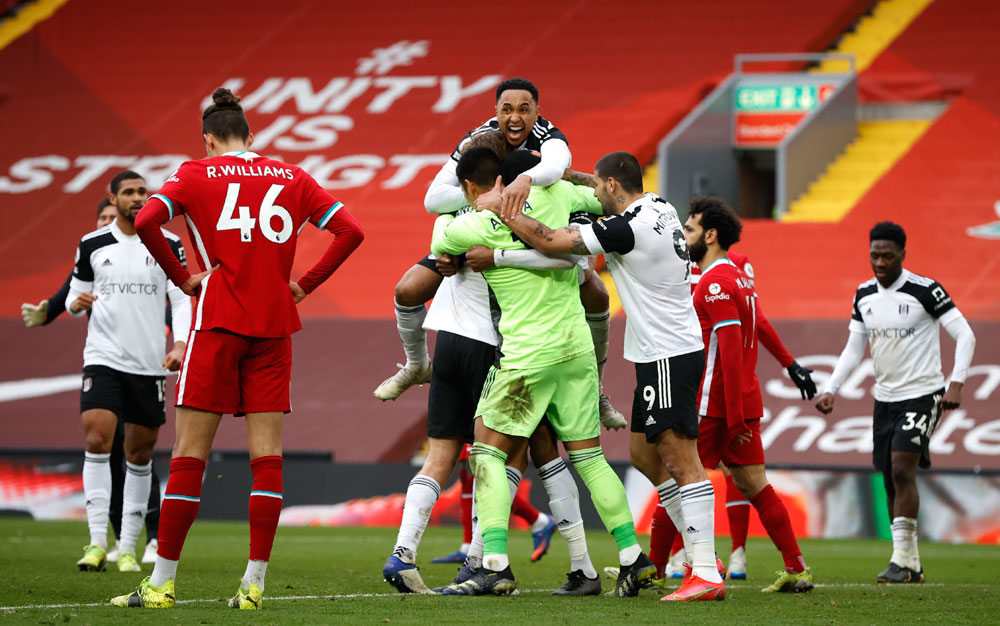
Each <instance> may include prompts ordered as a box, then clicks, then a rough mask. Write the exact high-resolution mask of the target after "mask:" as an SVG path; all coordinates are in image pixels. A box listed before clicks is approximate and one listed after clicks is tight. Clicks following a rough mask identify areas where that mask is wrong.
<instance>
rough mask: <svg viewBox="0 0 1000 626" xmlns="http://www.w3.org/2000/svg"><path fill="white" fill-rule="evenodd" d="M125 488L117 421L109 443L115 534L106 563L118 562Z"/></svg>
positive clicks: (121, 437) (121, 430) (121, 426)
mask: <svg viewBox="0 0 1000 626" xmlns="http://www.w3.org/2000/svg"><path fill="white" fill-rule="evenodd" d="M124 486H125V422H124V421H122V419H121V418H119V419H118V427H117V428H115V439H114V441H113V442H112V443H111V509H110V511H109V512H108V515H109V516H110V518H111V527H112V529H113V530H114V533H115V545H114V547H113V548H111V549H110V550H108V563H116V562H117V561H118V549H119V547H120V544H121V542H120V539H121V536H122V488H123V487H124Z"/></svg>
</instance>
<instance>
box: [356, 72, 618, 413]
mask: <svg viewBox="0 0 1000 626" xmlns="http://www.w3.org/2000/svg"><path fill="white" fill-rule="evenodd" d="M497 130H499V131H500V132H501V133H503V135H504V137H505V138H506V140H507V144H508V148H509V149H510V150H527V151H535V152H538V153H539V154H540V155H541V161H540V162H539V163H538V164H537V165H535V166H533V167H532V168H531V169H529V170H528V171H526V172H523V173H522V174H520V175H519V176H518V177H517V180H515V181H514V182H513V183H512V184H511V185H510V186H509V187H506V188H505V189H504V191H503V205H504V207H505V208H506V209H507V210H510V211H514V210H520V207H521V206H522V205H523V204H524V201H525V199H526V198H527V197H528V191H529V189H530V187H531V186H532V185H535V186H541V187H544V186H547V185H551V184H552V183H554V182H556V181H557V180H559V179H560V178H561V177H562V176H563V173H564V171H565V170H566V168H568V167H569V166H570V162H571V160H572V156H571V154H570V151H569V145H568V143H567V140H566V136H565V135H564V134H563V133H562V131H560V130H559V129H558V128H556V127H555V126H554V125H553V124H552V123H551V122H549V121H548V120H546V119H545V118H543V117H542V116H541V115H540V114H539V108H538V89H537V88H536V87H535V85H534V84H532V82H531V81H529V80H525V79H523V78H509V79H507V80H505V81H503V82H502V83H500V84H499V85H498V86H497V88H496V117H494V118H492V119H490V120H487V121H486V122H485V123H484V124H482V125H481V126H479V127H478V128H476V129H474V130H472V131H470V132H469V133H467V134H466V136H465V137H463V138H462V140H461V141H460V142H459V144H458V146H457V147H456V148H455V151H454V152H452V155H451V159H449V160H448V162H447V163H445V164H444V165H443V166H442V167H441V170H440V171H439V172H438V173H437V175H436V176H435V177H434V180H433V182H431V185H430V188H429V189H428V190H427V195H426V196H425V197H424V206H425V208H426V209H427V211H428V212H429V213H434V214H449V213H454V212H456V211H459V210H460V209H462V208H463V207H465V206H466V200H465V195H464V193H463V192H462V188H461V185H460V181H459V179H458V176H457V175H456V173H455V172H456V168H457V164H458V160H459V158H460V157H461V155H462V151H463V148H464V147H465V146H466V145H467V144H468V143H469V141H470V140H471V139H472V138H473V137H475V136H476V135H478V134H480V133H484V132H487V131H497ZM440 284H441V276H440V274H439V273H437V272H436V269H435V267H434V260H433V258H432V257H430V256H428V257H425V258H424V259H422V260H420V261H419V262H418V263H417V264H416V265H414V266H413V267H411V268H410V269H409V270H407V272H406V273H405V274H404V275H403V277H402V278H401V279H400V281H399V283H398V284H397V285H396V291H395V311H396V326H397V328H398V330H399V337H400V339H401V340H402V342H403V350H404V352H405V353H406V363H405V364H404V365H402V366H401V368H400V370H399V371H398V372H396V374H394V375H393V376H391V377H389V378H387V379H386V380H385V381H383V382H382V384H380V385H379V386H378V388H377V389H375V393H374V395H375V397H376V398H378V399H380V400H394V399H396V398H398V397H399V396H400V394H402V393H403V392H404V391H406V390H407V389H408V388H409V387H410V386H412V385H415V384H423V383H426V382H427V381H428V380H430V359H429V357H428V354H427V339H426V334H425V333H424V329H423V327H422V324H423V320H424V317H425V316H426V315H427V307H426V305H425V303H426V302H427V301H428V300H430V299H431V298H432V297H434V292H435V290H436V289H437V288H438V285H440ZM580 297H581V299H582V301H583V305H584V310H585V311H586V319H587V325H588V326H589V327H590V332H591V337H592V339H593V342H594V349H595V354H596V357H597V362H598V376H599V378H600V380H603V379H604V367H605V364H606V363H607V356H608V333H609V332H610V331H609V329H610V325H611V314H610V310H609V305H608V292H607V289H606V288H605V287H604V283H603V282H602V281H601V279H600V277H599V276H597V275H596V274H593V273H591V274H589V275H588V278H587V281H586V282H585V283H584V284H583V285H582V286H581V289H580ZM600 410H601V423H602V424H604V425H605V426H606V427H607V428H614V429H619V428H624V427H625V418H624V417H623V416H622V415H621V413H619V412H618V411H616V410H615V408H614V407H613V406H612V405H611V399H610V398H609V397H608V396H607V395H605V394H603V392H602V396H601V398H600Z"/></svg>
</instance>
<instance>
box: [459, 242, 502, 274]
mask: <svg viewBox="0 0 1000 626" xmlns="http://www.w3.org/2000/svg"><path fill="white" fill-rule="evenodd" d="M465 263H466V265H468V266H469V267H471V268H472V269H473V271H476V272H481V271H483V270H488V269H490V268H491V267H496V264H495V263H493V248H487V247H486V246H472V247H471V248H469V249H468V251H467V252H466V253H465Z"/></svg>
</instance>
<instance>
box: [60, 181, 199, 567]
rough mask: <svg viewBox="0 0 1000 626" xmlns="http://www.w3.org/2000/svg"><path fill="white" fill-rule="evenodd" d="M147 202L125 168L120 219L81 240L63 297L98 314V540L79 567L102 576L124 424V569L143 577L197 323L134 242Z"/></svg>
mask: <svg viewBox="0 0 1000 626" xmlns="http://www.w3.org/2000/svg"><path fill="white" fill-rule="evenodd" d="M146 197H147V194H146V183H145V181H143V179H142V177H141V176H140V175H139V174H136V173H135V172H133V171H130V170H126V171H124V172H119V173H117V174H115V176H114V178H112V179H111V194H110V196H109V199H110V200H111V201H112V204H113V205H114V206H115V207H116V211H117V214H118V215H117V217H116V218H115V220H114V221H113V222H111V223H110V224H108V225H107V226H105V227H103V228H100V229H98V230H96V231H94V232H92V233H90V234H89V235H85V236H84V237H83V239H81V240H80V245H79V247H78V248H77V251H76V265H75V267H74V269H73V277H72V280H71V281H70V287H69V293H68V294H67V296H66V300H65V303H66V309H67V310H68V311H69V314H70V315H71V316H73V317H81V316H82V315H83V314H84V313H85V312H88V311H90V312H91V315H90V319H89V321H88V323H87V343H86V347H85V348H84V351H83V387H82V390H81V392H80V413H81V421H82V422H83V432H84V437H85V440H86V452H85V455H84V463H83V490H84V495H85V497H86V510H87V524H88V526H89V527H90V544H89V545H88V546H86V547H85V548H84V554H83V558H81V559H80V560H79V561H77V567H78V568H79V569H80V570H81V571H100V570H103V569H105V567H106V565H107V547H108V546H107V536H108V518H109V507H110V504H111V502H110V496H111V488H112V487H111V484H112V478H111V463H110V462H111V448H112V445H113V440H114V435H115V429H116V428H117V426H118V421H119V419H121V420H123V421H124V422H125V426H124V429H125V440H124V445H125V461H126V475H125V480H124V484H123V487H122V510H121V516H122V522H121V539H120V543H121V550H120V552H119V555H118V569H119V571H123V572H135V571H141V567H140V565H139V564H138V563H137V562H136V558H135V544H136V540H137V539H138V537H139V532H140V530H141V528H142V522H143V519H144V518H145V516H146V509H147V503H148V501H149V494H150V491H151V486H152V456H153V446H155V445H156V437H157V434H158V432H159V428H160V426H162V425H163V424H164V423H165V422H166V415H165V413H164V408H163V394H164V386H165V378H164V375H165V372H164V370H169V371H176V370H177V368H178V367H180V364H181V358H182V356H183V354H184V349H185V343H184V339H185V338H186V337H187V333H188V328H189V327H190V324H191V301H190V299H189V298H188V297H187V296H185V295H184V294H183V293H182V292H181V291H180V290H179V289H177V288H176V287H174V286H173V285H171V284H170V282H169V281H168V280H167V275H166V274H165V273H164V271H163V269H161V266H159V265H157V264H156V263H155V262H154V261H153V258H152V257H151V256H150V254H149V252H148V251H147V249H146V247H145V246H144V245H143V244H142V242H141V241H140V240H139V238H138V237H137V236H136V231H135V224H134V221H135V219H136V215H137V214H138V212H139V209H140V208H142V205H143V204H144V203H145V202H146ZM161 236H162V237H163V238H164V242H165V247H166V249H167V250H168V251H169V253H170V255H171V257H172V258H173V259H174V262H175V263H177V264H178V265H181V264H182V262H183V259H184V249H183V247H182V246H181V243H180V239H179V238H178V237H177V236H176V235H174V234H172V233H166V232H165V234H163V235H161ZM168 238H169V240H168ZM164 294H166V297H167V298H169V299H170V304H171V312H172V318H173V333H174V339H175V343H174V345H173V348H172V349H171V350H170V351H169V352H168V353H167V355H166V358H164V357H163V352H164V347H165V346H164V343H165V337H164V333H163V329H164V324H165V321H166V320H165V315H166V314H165V308H164V304H163V303H164Z"/></svg>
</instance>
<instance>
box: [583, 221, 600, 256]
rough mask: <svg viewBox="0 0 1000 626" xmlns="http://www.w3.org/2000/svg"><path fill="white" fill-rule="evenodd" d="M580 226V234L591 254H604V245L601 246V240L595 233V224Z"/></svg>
mask: <svg viewBox="0 0 1000 626" xmlns="http://www.w3.org/2000/svg"><path fill="white" fill-rule="evenodd" d="M578 228H579V229H580V236H581V237H582V238H583V243H584V245H585V246H587V251H588V252H590V253H591V254H604V247H603V246H601V242H600V240H598V239H597V235H595V234H594V225H593V224H580V226H579V227H578Z"/></svg>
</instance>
